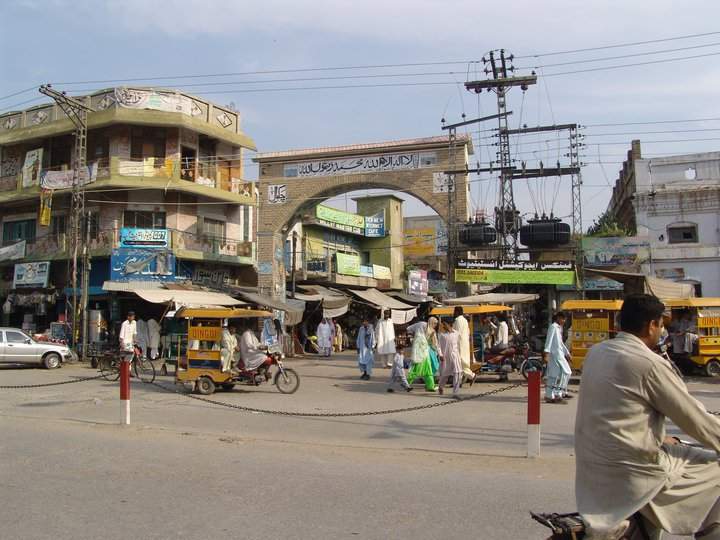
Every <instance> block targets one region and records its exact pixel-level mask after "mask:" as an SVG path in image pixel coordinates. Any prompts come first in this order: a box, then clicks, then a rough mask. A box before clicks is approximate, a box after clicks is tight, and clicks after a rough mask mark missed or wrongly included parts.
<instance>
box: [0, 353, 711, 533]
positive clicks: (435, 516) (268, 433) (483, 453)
mask: <svg viewBox="0 0 720 540" xmlns="http://www.w3.org/2000/svg"><path fill="white" fill-rule="evenodd" d="M292 362H293V363H294V364H295V366H296V368H297V369H298V371H299V372H300V374H301V377H302V385H301V388H300V390H299V391H298V393H297V394H294V395H292V396H284V395H280V394H279V393H277V391H275V390H274V388H272V387H270V386H264V387H263V386H260V387H257V388H251V387H243V388H244V389H241V390H237V389H236V391H233V392H231V393H226V392H222V393H217V394H216V395H215V396H213V397H214V398H216V399H217V400H219V401H222V402H225V403H231V404H236V405H243V406H250V407H258V408H268V409H277V410H287V411H305V412H323V411H327V412H329V411H336V412H358V411H378V410H383V409H390V408H398V407H405V406H411V405H422V404H426V403H434V402H445V400H447V399H448V398H447V397H440V396H435V395H430V394H427V393H425V392H423V391H422V390H421V389H420V388H417V390H416V391H415V392H413V393H411V394H406V393H396V394H387V393H386V392H385V380H386V378H387V371H386V370H383V369H376V372H375V375H376V377H375V378H374V379H373V380H371V381H369V382H364V381H360V380H359V379H358V377H357V376H358V375H359V373H358V372H357V370H356V369H355V367H354V362H353V359H352V356H351V355H343V356H340V357H337V358H335V359H332V360H330V361H327V360H320V359H315V358H310V359H305V360H297V361H292ZM88 375H93V372H92V371H91V370H90V369H88V368H84V367H79V366H66V367H64V368H63V369H61V370H56V371H53V372H48V371H44V370H35V369H32V370H30V369H20V370H17V369H1V370H0V384H2V385H11V384H25V383H30V382H32V383H39V382H51V381H62V380H68V379H71V378H75V377H82V376H88ZM161 382H162V384H164V385H166V386H168V387H170V386H171V381H170V378H168V379H165V380H162V381H161ZM518 382H519V381H518ZM502 386H506V385H502V384H498V383H495V382H487V383H478V384H476V385H475V386H473V387H472V388H464V389H463V392H464V393H466V394H468V395H472V394H476V393H479V392H483V391H487V390H491V389H495V388H500V387H502ZM691 388H692V389H693V391H694V392H695V393H696V394H697V395H699V396H700V397H701V399H703V401H706V402H707V404H708V406H709V407H710V408H713V407H714V408H716V409H717V408H720V393H719V392H718V391H716V390H715V388H716V386H715V385H714V384H713V383H712V382H708V381H694V382H691ZM526 392H527V390H526V388H524V387H520V388H513V389H509V390H507V391H504V392H502V393H499V394H496V395H493V396H490V397H486V398H481V399H477V400H472V401H467V402H461V403H456V404H451V405H448V406H441V407H436V408H432V409H426V410H421V411H416V412H407V413H400V414H390V415H372V416H359V417H349V418H293V417H285V416H276V415H267V414H252V413H247V412H241V411H238V410H235V409H230V408H225V407H221V406H217V405H211V404H208V403H204V402H200V401H197V400H192V399H189V398H187V397H186V396H184V395H178V394H173V393H169V392H166V391H163V390H161V389H159V388H155V387H152V386H149V385H143V384H142V383H134V384H133V386H132V399H133V401H132V415H133V423H132V425H131V426H129V427H121V426H119V425H118V420H119V416H120V414H119V413H120V407H119V403H118V400H117V395H118V388H117V384H111V383H107V382H105V381H87V382H80V383H76V384H69V385H62V386H52V387H45V388H39V389H27V390H2V391H0V429H2V433H3V437H2V439H0V485H2V493H3V504H2V505H0V523H2V524H3V534H2V537H3V538H8V539H15V538H17V539H27V538H33V539H36V538H37V539H43V538H53V539H65V538H67V539H70V538H72V539H84V538H93V539H96V538H107V539H115V538H117V539H120V538H123V539H124V538H143V539H144V538H148V539H166V538H207V537H212V538H236V537H243V538H297V539H304V538H367V539H374V538H412V539H426V538H427V539H431V538H433V539H434V538H440V537H442V536H450V537H461V538H462V537H470V536H475V537H477V538H489V539H506V538H507V539H510V538H515V539H517V538H545V537H546V534H545V532H546V531H545V530H544V529H543V528H542V527H540V526H538V525H536V524H534V523H533V522H532V521H531V520H530V519H529V517H528V514H527V512H528V511H529V510H531V509H532V510H547V511H565V510H568V511H569V510H572V509H573V499H574V495H573V481H574V480H573V479H574V460H573V457H572V426H573V422H574V413H575V405H574V403H573V402H571V403H570V404H569V405H566V406H559V405H552V406H543V409H542V416H543V455H542V457H541V458H540V459H536V460H528V459H526V458H525V457H524V452H525V450H524V448H525V424H524V422H525V408H526Z"/></svg>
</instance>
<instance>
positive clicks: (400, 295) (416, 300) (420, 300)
mask: <svg viewBox="0 0 720 540" xmlns="http://www.w3.org/2000/svg"><path fill="white" fill-rule="evenodd" d="M385 294H387V295H388V296H392V297H393V298H397V299H398V300H401V301H403V302H407V303H408V304H425V303H427V302H433V299H432V297H430V296H418V295H417V294H408V293H404V292H389V293H385Z"/></svg>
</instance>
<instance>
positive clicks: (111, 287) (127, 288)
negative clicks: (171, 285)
mask: <svg viewBox="0 0 720 540" xmlns="http://www.w3.org/2000/svg"><path fill="white" fill-rule="evenodd" d="M102 288H103V290H104V291H112V292H131V293H134V292H135V291H138V290H140V289H143V290H158V289H160V290H164V289H165V287H164V286H163V284H162V283H160V282H158V281H106V282H105V283H103V286H102Z"/></svg>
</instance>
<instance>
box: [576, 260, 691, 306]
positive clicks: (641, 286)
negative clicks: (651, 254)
mask: <svg viewBox="0 0 720 540" xmlns="http://www.w3.org/2000/svg"><path fill="white" fill-rule="evenodd" d="M585 272H588V273H591V274H596V275H599V276H605V277H607V278H610V279H614V280H615V281H619V282H620V283H622V284H623V286H624V289H623V290H624V292H625V294H633V293H649V294H654V295H655V296H657V297H658V298H660V299H668V298H692V297H693V296H695V287H693V285H692V284H691V283H678V282H677V281H671V280H669V279H660V278H656V277H652V276H646V275H645V274H641V273H639V272H618V271H617V270H602V269H599V268H597V269H596V268H587V267H585Z"/></svg>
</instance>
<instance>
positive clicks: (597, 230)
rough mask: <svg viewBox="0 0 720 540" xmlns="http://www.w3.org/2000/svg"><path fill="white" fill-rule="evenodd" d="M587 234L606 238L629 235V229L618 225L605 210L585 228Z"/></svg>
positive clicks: (613, 217)
mask: <svg viewBox="0 0 720 540" xmlns="http://www.w3.org/2000/svg"><path fill="white" fill-rule="evenodd" d="M587 236H594V237H596V238H606V237H609V236H631V234H630V231H629V230H628V229H626V228H625V227H623V226H622V225H620V224H619V223H618V221H617V219H616V218H615V216H613V215H612V214H610V213H608V211H607V210H605V212H603V213H602V215H601V216H600V217H598V218H597V219H596V220H595V221H594V222H593V224H592V225H591V226H590V227H589V228H588V230H587Z"/></svg>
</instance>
